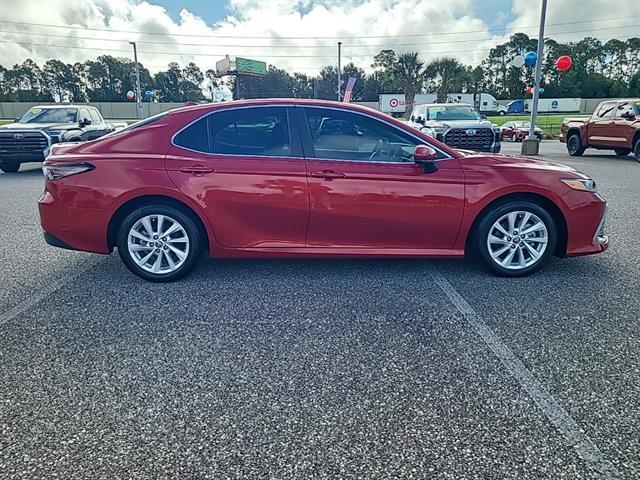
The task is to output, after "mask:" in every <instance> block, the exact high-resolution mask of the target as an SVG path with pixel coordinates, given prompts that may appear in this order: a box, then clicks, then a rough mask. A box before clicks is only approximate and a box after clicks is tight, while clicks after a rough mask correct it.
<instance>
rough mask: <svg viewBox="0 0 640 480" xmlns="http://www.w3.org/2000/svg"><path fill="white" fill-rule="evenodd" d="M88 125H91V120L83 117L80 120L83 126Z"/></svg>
mask: <svg viewBox="0 0 640 480" xmlns="http://www.w3.org/2000/svg"><path fill="white" fill-rule="evenodd" d="M87 125H91V120H89V119H88V118H83V119H82V120H80V126H81V127H86V126H87Z"/></svg>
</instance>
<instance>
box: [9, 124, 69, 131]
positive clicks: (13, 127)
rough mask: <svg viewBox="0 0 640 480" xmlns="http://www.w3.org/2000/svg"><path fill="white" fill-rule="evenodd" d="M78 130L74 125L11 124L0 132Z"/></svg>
mask: <svg viewBox="0 0 640 480" xmlns="http://www.w3.org/2000/svg"><path fill="white" fill-rule="evenodd" d="M73 128H78V127H77V126H76V125H75V124H73V123H9V124H7V125H2V126H0V130H71V129H73Z"/></svg>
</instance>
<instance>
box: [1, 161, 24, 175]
mask: <svg viewBox="0 0 640 480" xmlns="http://www.w3.org/2000/svg"><path fill="white" fill-rule="evenodd" d="M0 170H2V171H3V172H4V173H15V172H17V171H18V170H20V164H19V163H18V162H0Z"/></svg>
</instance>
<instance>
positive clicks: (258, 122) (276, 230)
mask: <svg viewBox="0 0 640 480" xmlns="http://www.w3.org/2000/svg"><path fill="white" fill-rule="evenodd" d="M291 109H292V107H285V106H255V107H249V108H247V107H234V108H224V109H220V110H216V111H214V112H212V113H210V114H208V115H205V116H203V117H201V118H200V119H198V120H197V121H195V122H193V123H191V124H190V125H188V126H187V127H186V128H184V129H183V130H181V131H180V132H179V133H177V134H176V135H175V136H174V138H173V146H172V148H171V149H170V151H169V153H168V155H167V157H166V163H165V164H166V168H167V170H168V172H169V175H170V177H171V178H172V180H173V181H174V183H175V184H176V185H177V187H178V188H179V189H180V190H181V191H182V193H184V194H185V195H187V196H188V197H190V198H191V199H192V200H193V201H194V202H195V203H197V204H198V205H200V207H201V208H202V209H203V210H204V211H205V213H206V215H207V217H208V219H209V220H210V223H211V225H212V226H213V230H214V235H215V238H216V241H217V242H218V243H219V244H220V245H222V246H224V247H231V248H279V247H304V245H305V233H306V229H307V221H308V216H309V195H308V188H307V179H306V169H305V164H304V158H303V156H302V149H301V146H300V138H299V134H298V133H297V129H296V125H295V122H291V121H290V117H291V115H292V114H291Z"/></svg>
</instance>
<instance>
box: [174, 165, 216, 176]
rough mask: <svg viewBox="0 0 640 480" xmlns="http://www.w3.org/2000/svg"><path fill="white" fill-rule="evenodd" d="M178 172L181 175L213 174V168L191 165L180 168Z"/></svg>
mask: <svg viewBox="0 0 640 480" xmlns="http://www.w3.org/2000/svg"><path fill="white" fill-rule="evenodd" d="M180 171H181V172H183V173H190V174H192V175H203V174H205V173H213V172H214V170H213V168H209V167H205V166H204V165H192V166H190V167H180Z"/></svg>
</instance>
